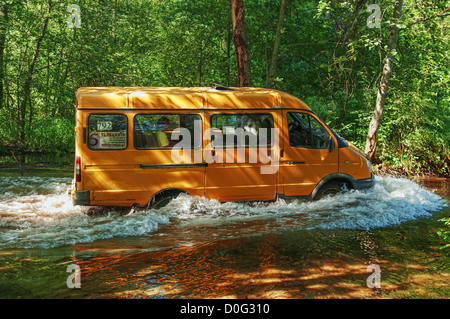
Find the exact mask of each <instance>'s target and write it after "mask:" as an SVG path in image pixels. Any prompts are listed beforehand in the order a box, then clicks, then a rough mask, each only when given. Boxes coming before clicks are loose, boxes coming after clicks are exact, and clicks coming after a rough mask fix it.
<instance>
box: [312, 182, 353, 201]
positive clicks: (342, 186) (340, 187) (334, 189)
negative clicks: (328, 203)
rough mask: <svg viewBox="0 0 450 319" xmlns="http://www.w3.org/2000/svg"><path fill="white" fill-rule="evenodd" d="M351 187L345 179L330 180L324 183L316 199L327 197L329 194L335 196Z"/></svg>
mask: <svg viewBox="0 0 450 319" xmlns="http://www.w3.org/2000/svg"><path fill="white" fill-rule="evenodd" d="M348 189H349V186H348V185H347V183H346V182H343V181H329V182H327V183H326V184H325V185H323V186H322V187H321V188H320V189H319V191H318V192H317V194H316V196H314V200H319V199H322V198H325V197H327V196H333V195H336V194H339V193H342V192H344V191H346V190H348Z"/></svg>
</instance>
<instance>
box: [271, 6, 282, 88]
mask: <svg viewBox="0 0 450 319" xmlns="http://www.w3.org/2000/svg"><path fill="white" fill-rule="evenodd" d="M285 11H286V0H282V1H281V8H280V17H279V19H278V26H277V32H276V34H275V43H274V44H273V53H272V62H271V64H270V68H269V74H268V75H267V79H266V87H268V88H273V87H274V86H273V77H274V76H275V71H276V69H277V62H278V51H279V48H280V39H281V29H282V28H283V21H284V12H285Z"/></svg>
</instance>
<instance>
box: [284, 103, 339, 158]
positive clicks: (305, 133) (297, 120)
mask: <svg viewBox="0 0 450 319" xmlns="http://www.w3.org/2000/svg"><path fill="white" fill-rule="evenodd" d="M287 120H288V126H289V145H290V146H293V147H299V148H312V149H327V148H328V147H329V146H330V141H331V137H330V134H328V131H327V130H326V129H325V128H324V127H323V125H322V124H320V122H318V121H317V120H316V119H315V118H314V117H313V116H311V115H309V114H306V113H293V112H289V113H288V114H287Z"/></svg>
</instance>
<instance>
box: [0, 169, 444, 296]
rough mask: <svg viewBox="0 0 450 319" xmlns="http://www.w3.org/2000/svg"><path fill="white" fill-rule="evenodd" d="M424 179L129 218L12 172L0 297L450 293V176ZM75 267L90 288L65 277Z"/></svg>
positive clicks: (56, 180)
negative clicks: (376, 278) (311, 197)
mask: <svg viewBox="0 0 450 319" xmlns="http://www.w3.org/2000/svg"><path fill="white" fill-rule="evenodd" d="M3 176H4V175H3ZM416 182H417V183H418V184H421V185H423V186H425V187H427V188H428V189H429V190H435V192H434V193H433V192H430V191H428V190H425V189H424V188H421V187H419V186H418V185H417V184H416V183H413V182H411V181H408V180H406V179H389V178H381V179H380V181H379V188H377V189H375V190H374V191H373V192H372V193H350V194H346V195H342V196H340V195H338V196H337V197H335V198H334V199H333V198H330V199H326V200H324V201H320V202H306V203H303V202H292V203H275V204H269V205H266V204H253V205H244V204H236V203H225V204H220V203H218V202H215V201H207V200H204V199H201V198H179V199H177V200H175V201H173V202H172V203H171V204H170V205H169V206H168V207H167V208H166V209H165V210H160V211H152V210H150V211H143V212H138V213H136V214H134V215H132V216H129V217H124V216H122V215H121V214H120V213H118V212H116V211H107V212H106V213H104V214H96V215H95V216H89V215H88V214H86V212H85V211H83V210H82V209H80V208H77V207H75V208H74V207H72V206H71V204H70V203H67V202H66V197H65V196H66V195H65V192H66V189H67V186H68V185H69V184H70V178H68V177H67V178H66V177H42V176H34V177H23V178H22V179H13V178H11V177H7V176H4V177H2V178H1V179H0V188H1V189H2V194H1V195H0V228H1V233H0V245H1V246H0V249H1V250H0V298H185V297H187V298H227V297H230V298H448V297H450V292H449V287H450V281H449V280H450V269H449V268H450V266H449V265H450V259H449V252H448V250H441V249H439V247H440V246H442V245H443V241H442V239H441V238H439V237H438V236H437V234H436V232H437V230H439V229H440V228H443V226H444V225H443V223H442V222H441V221H440V219H441V218H444V217H450V210H449V208H448V206H447V207H443V204H444V201H442V199H440V197H438V196H437V195H435V194H439V195H440V196H441V197H444V198H445V199H446V201H448V200H449V198H450V191H449V186H448V185H449V184H448V182H449V181H448V180H446V179H443V180H417V181H416ZM377 196H379V197H377ZM382 197H383V198H385V200H384V201H383V200H382ZM171 205H172V206H171ZM74 263H76V264H77V265H78V266H79V267H80V269H81V288H80V289H69V288H67V285H66V280H67V277H68V275H69V273H67V272H66V269H67V266H68V265H70V264H74ZM371 264H372V265H373V264H376V265H378V266H379V267H380V271H381V273H380V274H381V281H380V284H381V288H369V287H368V283H367V278H368V277H369V275H371V273H369V272H368V271H367V269H368V266H369V265H371Z"/></svg>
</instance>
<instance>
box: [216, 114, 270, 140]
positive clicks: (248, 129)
mask: <svg viewBox="0 0 450 319" xmlns="http://www.w3.org/2000/svg"><path fill="white" fill-rule="evenodd" d="M273 123H274V121H273V116H272V115H271V114H267V113H239V114H214V115H212V116H211V127H212V132H211V140H212V141H213V145H214V147H267V146H272V141H273V140H274V139H273V133H274V132H273V131H274V130H273V127H274V126H273ZM217 133H218V134H219V135H217ZM217 136H221V137H222V138H217Z"/></svg>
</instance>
